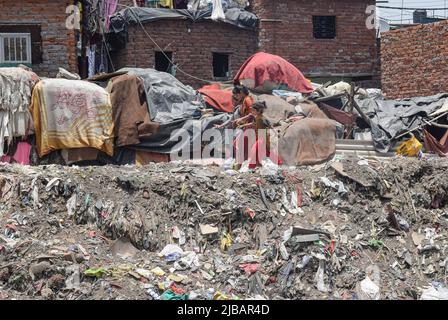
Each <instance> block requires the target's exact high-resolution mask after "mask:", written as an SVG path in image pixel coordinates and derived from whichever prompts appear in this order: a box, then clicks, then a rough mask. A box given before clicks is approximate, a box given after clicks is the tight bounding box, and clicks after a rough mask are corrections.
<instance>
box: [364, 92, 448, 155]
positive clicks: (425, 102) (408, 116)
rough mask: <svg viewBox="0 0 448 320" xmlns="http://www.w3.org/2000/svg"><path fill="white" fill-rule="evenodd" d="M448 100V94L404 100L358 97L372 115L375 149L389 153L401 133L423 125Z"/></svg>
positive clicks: (366, 112)
mask: <svg viewBox="0 0 448 320" xmlns="http://www.w3.org/2000/svg"><path fill="white" fill-rule="evenodd" d="M446 101H448V93H445V94H438V95H434V96H430V97H421V98H408V99H404V100H380V99H371V98H369V99H364V100H358V99H357V100H356V102H357V103H358V105H359V106H360V107H361V109H362V111H363V112H364V113H365V114H366V115H367V116H368V117H369V118H370V120H371V124H372V136H373V140H374V144H375V148H376V149H377V150H378V151H379V152H388V151H389V149H390V147H391V141H392V140H393V139H394V138H396V137H397V136H398V135H400V134H401V133H404V132H406V131H408V130H412V129H415V128H417V127H418V126H420V125H422V124H423V123H424V122H423V120H424V119H428V118H429V115H430V114H432V113H433V112H435V111H437V110H439V109H440V108H441V107H442V106H443V105H444V103H445V102H446Z"/></svg>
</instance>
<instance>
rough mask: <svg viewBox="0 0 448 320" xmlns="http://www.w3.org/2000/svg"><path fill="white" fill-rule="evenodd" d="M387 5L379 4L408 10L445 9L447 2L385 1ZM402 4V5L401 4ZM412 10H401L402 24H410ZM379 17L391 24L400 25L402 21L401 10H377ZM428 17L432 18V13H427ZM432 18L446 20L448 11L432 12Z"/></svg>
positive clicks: (447, 0)
mask: <svg viewBox="0 0 448 320" xmlns="http://www.w3.org/2000/svg"><path fill="white" fill-rule="evenodd" d="M386 1H388V3H385V4H379V5H380V6H381V5H383V6H390V7H400V8H402V7H410V8H447V7H448V0H386ZM403 3H404V4H403ZM412 12H413V11H412V10H403V23H411V22H412ZM378 14H379V16H380V17H382V18H385V19H387V20H388V21H389V20H390V22H391V23H400V22H401V19H402V10H393V9H381V8H380V9H379V10H378ZM428 16H430V17H431V16H433V12H432V11H428ZM434 16H436V17H441V18H448V10H439V11H435V12H434Z"/></svg>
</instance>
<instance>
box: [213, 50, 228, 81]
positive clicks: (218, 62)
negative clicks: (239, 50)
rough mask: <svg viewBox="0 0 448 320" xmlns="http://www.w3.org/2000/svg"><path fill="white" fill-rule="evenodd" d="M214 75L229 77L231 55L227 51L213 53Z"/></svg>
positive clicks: (216, 76)
mask: <svg viewBox="0 0 448 320" xmlns="http://www.w3.org/2000/svg"><path fill="white" fill-rule="evenodd" d="M213 77H215V78H229V77H230V72H229V55H228V54H226V53H213Z"/></svg>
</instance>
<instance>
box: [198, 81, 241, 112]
mask: <svg viewBox="0 0 448 320" xmlns="http://www.w3.org/2000/svg"><path fill="white" fill-rule="evenodd" d="M198 91H199V93H201V94H202V95H203V96H204V99H205V101H206V102H207V103H208V104H209V105H211V106H212V107H214V108H215V109H217V110H219V111H223V112H233V103H232V91H231V90H222V89H221V86H220V85H219V84H218V83H214V84H211V85H208V86H203V87H202V88H201V89H199V90H198Z"/></svg>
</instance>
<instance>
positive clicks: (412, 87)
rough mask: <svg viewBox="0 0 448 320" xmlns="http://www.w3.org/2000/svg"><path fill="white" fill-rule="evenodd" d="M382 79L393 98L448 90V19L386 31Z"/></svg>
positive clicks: (382, 49) (390, 96)
mask: <svg viewBox="0 0 448 320" xmlns="http://www.w3.org/2000/svg"><path fill="white" fill-rule="evenodd" d="M381 83H382V89H383V92H384V94H385V95H386V96H387V97H389V98H404V97H413V96H429V95H435V94H438V93H445V92H448V20H445V21H443V22H438V23H432V24H422V25H418V26H414V27H408V28H404V29H399V30H394V31H388V32H386V33H383V34H382V37H381Z"/></svg>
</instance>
